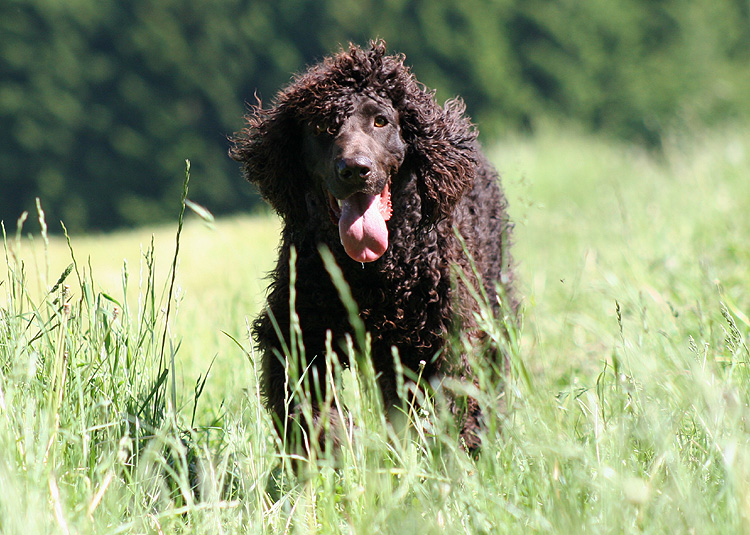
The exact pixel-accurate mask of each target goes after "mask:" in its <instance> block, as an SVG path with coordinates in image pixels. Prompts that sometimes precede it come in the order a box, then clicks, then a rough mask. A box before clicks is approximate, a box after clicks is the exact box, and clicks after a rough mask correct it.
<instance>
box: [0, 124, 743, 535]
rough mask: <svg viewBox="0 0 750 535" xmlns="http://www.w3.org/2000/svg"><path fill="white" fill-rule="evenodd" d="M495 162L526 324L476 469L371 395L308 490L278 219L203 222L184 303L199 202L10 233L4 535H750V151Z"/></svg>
mask: <svg viewBox="0 0 750 535" xmlns="http://www.w3.org/2000/svg"><path fill="white" fill-rule="evenodd" d="M488 154H489V155H490V157H491V159H492V160H493V162H495V164H496V165H497V167H498V169H499V170H500V172H501V174H502V175H503V181H504V185H505V188H506V191H507V194H508V197H509V201H510V203H511V213H512V216H513V219H514V220H515V221H516V229H515V235H514V249H513V251H514V257H515V260H516V263H517V272H518V282H519V288H520V294H521V295H522V296H523V322H522V326H521V327H520V329H519V330H518V332H516V331H515V330H512V332H511V340H510V341H508V342H506V344H507V347H508V352H509V353H510V355H511V360H512V362H513V367H512V370H511V373H510V375H509V377H508V378H507V381H506V386H505V389H504V390H502V391H500V390H499V389H497V388H496V386H495V385H494V384H493V383H492V382H491V380H490V379H489V374H484V375H483V374H482V373H481V372H482V364H481V355H474V357H475V360H476V366H477V369H478V371H479V373H480V377H481V379H480V387H482V388H481V392H475V393H474V394H475V395H476V396H477V397H478V399H479V401H480V403H482V404H483V405H484V407H485V411H486V413H487V414H488V429H487V432H486V436H485V437H484V447H483V451H482V453H481V455H479V456H478V457H477V458H476V459H472V458H470V457H469V456H467V455H466V454H465V453H464V452H463V450H461V448H460V447H459V446H458V443H457V440H456V433H455V429H454V427H453V426H452V424H451V422H450V421H447V420H450V419H446V418H442V417H440V413H441V410H442V409H441V405H440V403H439V400H437V401H436V402H435V404H434V405H432V404H431V401H430V400H426V401H425V404H424V405H423V406H422V407H419V408H414V407H412V408H411V410H410V411H409V412H408V416H409V419H410V425H409V426H407V427H406V428H405V429H394V427H393V426H392V425H390V424H389V423H388V422H387V421H386V420H385V418H384V416H383V414H382V411H380V410H379V408H378V406H377V404H376V403H374V402H373V400H372V395H371V390H370V389H369V385H368V381H367V374H366V373H365V374H361V373H359V372H360V371H361V370H358V369H354V370H340V373H338V374H336V377H332V378H331V380H332V381H334V383H335V391H336V392H337V396H338V398H337V400H336V402H337V403H338V404H339V406H340V407H341V410H343V411H346V412H347V413H350V414H351V415H352V416H353V417H354V419H355V421H357V423H358V425H357V427H356V428H355V429H354V430H353V431H352V435H353V436H352V440H351V442H349V443H347V444H346V446H345V447H344V448H342V451H340V452H339V454H338V455H337V456H335V457H332V456H330V455H325V454H321V455H320V456H318V457H317V458H314V459H313V460H312V461H311V466H310V469H309V470H308V471H307V477H304V478H301V477H300V478H297V477H295V475H294V474H293V473H292V472H291V471H290V470H288V465H289V463H288V459H286V458H285V456H284V455H282V454H281V448H280V444H279V442H278V440H277V438H276V437H275V436H274V434H273V432H272V425H271V422H270V419H269V417H268V415H267V414H266V412H265V411H264V409H263V408H262V405H261V401H260V399H259V395H258V390H257V373H258V370H257V359H256V355H255V353H254V351H253V347H252V343H251V342H250V340H249V337H248V327H247V325H248V322H249V321H251V320H252V318H253V317H254V315H255V313H256V312H257V311H258V310H259V307H260V306H262V302H263V292H264V288H265V285H266V282H265V280H264V274H265V273H266V272H267V271H268V270H269V269H270V268H271V266H272V264H273V262H274V259H275V248H276V243H277V239H278V229H279V224H278V222H277V221H276V220H275V218H274V217H273V216H272V215H270V214H268V213H262V214H254V215H248V216H237V217H233V218H227V219H221V220H217V221H215V222H211V223H207V222H206V221H204V220H202V219H200V218H198V217H195V216H194V215H191V214H190V213H189V211H188V213H187V214H186V217H185V226H184V228H183V229H182V231H181V232H180V233H179V254H178V255H177V257H176V259H177V261H176V268H177V269H176V274H175V276H174V278H173V277H172V270H171V268H172V265H173V260H174V259H175V242H176V237H177V235H178V234H177V226H178V224H177V213H178V211H179V199H176V200H175V206H176V208H175V223H174V224H172V225H167V226H163V227H158V228H144V229H138V230H133V231H126V232H121V233H116V234H106V235H90V236H76V235H72V236H69V239H66V238H64V237H60V236H59V235H56V236H54V237H48V236H47V231H46V230H45V228H44V226H45V224H46V225H49V226H50V227H52V226H53V225H57V223H53V222H50V221H46V223H44V224H41V225H40V223H39V222H38V221H37V220H38V219H39V217H38V214H29V216H28V218H27V220H26V221H25V222H24V226H23V229H22V230H20V231H18V230H17V229H16V223H15V222H8V221H5V222H4V248H5V257H6V270H5V272H4V273H3V275H2V278H0V532H2V533H24V534H26V535H31V534H37V533H40V534H42V533H44V534H49V533H64V534H67V533H112V534H115V533H274V534H277V533H323V534H328V533H367V534H369V533H398V534H402V533H410V532H419V533H424V534H429V533H470V534H474V533H521V532H522V533H559V534H570V533H597V534H599V533H627V534H630V533H639V534H640V533H696V534H709V533H721V534H726V533H750V420H749V418H750V370H748V362H749V360H750V350H749V349H748V335H749V333H750V318H749V317H748V316H750V293H749V292H748V289H749V288H750V216H748V214H750V129H748V128H747V127H743V126H733V127H726V128H724V129H720V130H713V131H710V132H709V131H706V132H703V131H698V132H692V133H690V134H683V135H674V136H672V137H670V138H668V139H667V140H666V142H665V144H664V146H663V148H662V149H661V150H660V151H658V152H656V151H655V152H649V151H646V150H645V149H643V148H640V147H637V146H634V145H628V144H623V143H620V142H616V141H612V140H607V139H604V138H600V137H593V136H591V135H587V134H584V133H581V132H579V131H577V130H576V129H575V128H572V127H566V128H564V127H561V126H559V125H546V126H545V125H542V126H541V128H540V129H539V130H538V132H537V133H536V134H534V135H533V136H530V137H529V136H523V135H511V136H508V137H506V138H505V139H504V140H503V141H502V142H500V143H498V144H497V145H494V146H492V147H489V148H488ZM198 180H201V177H200V176H193V177H192V178H191V181H198ZM238 180H239V178H238ZM248 187H249V186H248ZM42 208H43V207H42ZM55 228H57V226H56V227H55ZM501 327H502V326H499V325H496V324H486V325H485V328H486V329H487V331H488V332H489V333H490V334H491V335H494V336H497V333H498V332H501V331H502V328H501ZM364 367H365V368H366V363H365V364H364ZM365 371H366V370H365ZM499 398H504V402H503V404H502V405H503V406H504V407H505V409H504V410H498V408H497V407H498V406H499V404H498V403H497V401H498V399H499Z"/></svg>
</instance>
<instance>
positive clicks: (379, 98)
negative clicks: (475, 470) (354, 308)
mask: <svg viewBox="0 0 750 535" xmlns="http://www.w3.org/2000/svg"><path fill="white" fill-rule="evenodd" d="M464 109H465V107H464V104H463V102H462V101H461V100H459V99H454V100H450V101H448V102H446V103H445V105H444V107H441V106H439V105H438V104H437V103H436V102H435V99H434V94H433V93H432V92H430V91H428V90H426V89H425V87H424V86H422V85H421V84H420V83H419V82H417V80H416V79H415V77H414V76H413V74H412V73H411V72H410V70H409V68H408V67H406V66H404V57H403V56H389V55H386V50H385V43H384V42H382V41H374V42H372V43H370V47H369V48H368V49H363V48H359V47H357V46H354V45H350V48H349V49H348V50H343V51H341V52H340V53H338V54H337V55H335V56H332V57H329V58H326V59H325V60H324V61H323V62H322V63H320V64H318V65H315V66H313V67H311V68H310V69H309V70H308V71H307V72H305V73H303V74H302V75H300V76H298V77H296V78H295V79H294V80H293V82H292V83H291V84H290V85H289V87H287V88H286V89H284V90H283V91H281V92H280V93H279V95H278V96H277V99H276V101H275V103H274V106H273V107H272V108H271V109H266V110H264V109H261V108H260V107H254V108H252V110H251V112H250V114H249V115H248V116H247V117H246V119H247V125H246V128H245V129H244V130H243V131H242V132H240V133H239V134H238V135H237V136H236V137H235V138H234V139H233V142H234V144H233V147H232V149H231V150H230V155H231V157H232V158H234V159H235V160H237V161H239V162H241V163H242V164H243V170H244V174H245V176H246V178H247V179H248V180H249V181H250V182H253V183H255V184H256V185H257V187H258V189H259V190H260V193H261V195H262V196H263V197H264V199H265V200H266V201H268V202H269V203H270V204H271V206H272V207H273V208H274V209H275V210H276V212H278V214H279V215H280V216H281V218H282V220H283V231H282V236H281V244H280V247H279V258H278V263H277V265H276V269H275V270H274V271H273V273H272V274H271V284H270V288H269V294H268V306H267V309H266V311H265V312H263V313H262V314H261V315H260V317H258V318H257V319H256V321H255V323H254V326H253V327H254V336H255V341H256V343H257V347H258V348H259V350H260V351H261V353H262V358H263V377H262V388H263V393H264V395H265V398H266V402H267V406H268V408H269V409H270V410H271V411H272V413H273V414H274V415H275V416H276V421H277V424H278V428H279V431H280V432H282V430H284V429H286V430H287V431H286V432H287V433H291V430H292V429H293V428H294V427H295V426H289V425H286V424H287V423H288V422H290V421H291V422H296V423H298V424H299V425H300V426H302V427H303V428H305V425H304V423H303V422H301V420H302V417H301V416H300V415H299V414H298V412H299V406H298V404H297V403H295V402H293V403H292V406H291V407H287V406H286V404H285V400H288V399H290V396H289V389H290V388H292V385H289V384H288V381H287V378H286V377H285V365H284V361H283V359H285V358H290V357H289V356H287V355H285V353H284V351H283V349H282V347H285V346H286V347H289V344H290V334H289V333H290V326H289V324H290V313H289V307H290V304H289V300H290V290H289V282H290V268H289V261H290V250H291V248H292V247H293V248H294V249H295V250H296V254H297V260H296V266H295V267H296V272H297V281H296V294H297V296H296V312H297V314H298V316H299V322H300V328H301V331H302V338H303V343H304V348H305V354H306V360H307V362H306V364H305V365H304V366H302V368H301V369H305V367H307V366H309V368H307V374H308V377H317V378H319V379H320V381H319V383H320V384H319V385H317V388H325V385H324V383H325V380H324V378H325V377H326V373H325V359H324V357H323V356H324V355H325V351H326V348H325V345H326V333H327V331H330V332H331V334H332V339H333V343H334V349H337V348H338V347H340V343H341V341H342V339H344V337H345V335H346V333H349V332H351V326H350V325H349V322H348V320H347V314H346V311H345V309H344V307H343V305H342V303H341V301H340V299H339V296H338V293H337V291H336V289H335V288H334V286H333V284H332V282H331V279H330V277H329V275H328V273H327V272H326V269H325V267H324V265H323V262H322V260H321V256H320V253H319V247H320V246H321V245H322V246H325V247H327V248H328V249H330V251H331V252H332V254H333V256H334V258H335V260H336V262H337V263H338V265H339V266H340V268H341V270H342V271H343V274H344V277H345V279H346V282H347V283H348V284H349V286H350V288H351V292H352V295H353V297H354V299H355V301H356V303H357V305H358V306H359V310H360V316H361V318H362V320H363V321H364V324H365V326H366V328H367V330H368V332H369V333H370V334H371V340H372V348H371V355H372V362H373V365H374V368H375V371H376V373H377V374H378V382H379V385H380V388H381V392H382V397H383V400H384V401H385V403H386V405H389V406H390V405H393V404H396V403H398V402H399V400H398V399H397V393H396V384H397V379H396V372H395V370H394V358H393V352H392V348H393V347H395V348H396V349H397V350H398V354H399V356H400V360H401V362H402V364H403V366H404V367H405V368H408V369H411V370H414V371H415V372H416V371H417V370H419V368H420V363H422V366H424V369H423V371H422V376H423V377H426V378H432V377H436V376H438V377H439V376H442V375H446V374H450V375H452V376H458V377H461V378H463V379H466V380H469V381H471V380H472V379H471V372H470V370H469V367H468V365H467V363H466V362H465V360H466V359H465V357H464V356H462V355H460V354H455V352H453V351H451V349H450V347H449V344H448V339H449V338H450V335H451V334H453V333H455V332H458V331H459V330H461V331H463V332H465V333H466V332H468V333H470V336H471V335H472V334H471V333H472V323H473V320H472V317H473V315H472V312H473V311H475V310H477V304H476V303H475V302H474V301H473V299H472V298H471V297H470V295H469V292H468V290H467V288H466V287H465V286H464V284H462V283H461V282H460V281H457V278H456V277H455V276H453V277H452V270H454V269H459V270H462V271H464V273H466V274H468V277H469V279H472V280H475V279H474V278H473V276H472V275H471V273H472V270H471V268H470V263H469V260H468V258H467V255H466V254H465V252H464V250H463V246H462V245H461V243H460V241H459V239H457V237H456V233H455V230H457V231H458V233H459V234H460V235H461V236H462V237H463V239H464V240H465V247H466V252H468V253H469V255H470V256H471V257H472V258H473V260H474V262H475V263H476V266H477V268H478V272H479V274H480V275H481V277H482V281H483V285H484V290H485V291H486V293H487V295H488V296H489V299H490V300H491V302H492V303H493V304H496V302H497V301H498V300H499V299H500V298H501V297H500V296H499V295H498V292H497V291H496V286H495V285H496V283H498V282H499V283H500V284H501V285H502V286H503V287H504V291H503V292H501V293H502V294H503V295H502V298H504V299H507V300H508V302H507V303H506V305H507V306H506V307H505V308H506V310H511V311H512V312H515V308H516V302H515V299H514V297H513V291H512V284H511V281H512V267H511V259H510V255H509V251H508V246H509V234H510V230H511V223H510V222H509V220H508V217H507V215H506V201H505V197H504V196H503V193H502V191H501V188H500V184H499V178H498V175H497V173H496V172H495V171H494V170H493V168H492V167H491V165H489V163H488V162H487V160H486V159H485V158H484V156H483V155H482V154H481V152H480V149H479V146H478V143H477V140H476V137H477V134H476V130H475V129H474V127H473V126H472V124H471V123H470V121H469V120H468V119H467V118H466V116H465V115H464ZM454 229H455V230H454ZM275 325H276V326H275ZM277 328H278V329H279V330H280V332H281V334H282V337H283V342H282V341H280V337H279V334H278V331H277ZM489 353H491V354H492V355H493V357H492V358H495V357H494V355H496V354H497V351H489ZM339 358H340V360H341V361H342V363H343V364H344V365H346V355H345V354H344V352H343V351H342V352H340V355H339ZM425 363H426V364H425ZM313 388H314V387H313V386H312V384H311V383H308V389H309V390H308V391H310V390H312V389H313ZM315 397H316V396H315V395H312V394H310V398H315ZM310 401H311V403H312V404H313V409H314V413H315V418H319V416H320V415H319V414H318V413H317V411H318V407H317V405H316V401H315V399H311V400H310ZM287 418H289V420H287ZM461 425H462V436H463V439H464V441H465V443H466V446H467V447H468V448H469V449H474V448H476V447H477V446H478V445H479V439H478V437H477V434H476V431H477V429H478V427H479V425H480V414H479V410H478V408H477V406H476V403H475V402H473V400H469V403H468V410H467V411H466V412H465V414H464V416H463V420H462V422H461Z"/></svg>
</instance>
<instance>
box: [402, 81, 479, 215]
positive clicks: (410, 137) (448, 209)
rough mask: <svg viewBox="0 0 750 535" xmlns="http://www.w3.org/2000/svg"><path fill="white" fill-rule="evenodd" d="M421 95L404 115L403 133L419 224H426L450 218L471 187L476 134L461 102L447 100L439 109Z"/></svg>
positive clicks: (429, 99)
mask: <svg viewBox="0 0 750 535" xmlns="http://www.w3.org/2000/svg"><path fill="white" fill-rule="evenodd" d="M422 96H423V97H424V98H422V99H420V100H421V102H419V103H418V105H416V106H414V107H412V108H411V109H410V110H408V112H407V113H406V114H405V117H404V121H403V131H404V139H405V140H406V141H407V143H408V144H409V150H410V156H411V157H412V161H413V165H414V169H415V172H416V174H417V190H418V192H419V196H420V199H421V202H422V217H423V222H424V223H425V224H428V225H429V224H433V223H436V222H437V221H439V220H441V219H444V218H446V217H448V216H450V214H451V213H452V212H453V209H454V207H455V206H456V203H458V201H459V200H460V199H461V197H462V196H463V195H464V194H465V193H466V192H467V191H469V189H470V188H471V187H472V186H473V184H474V178H475V174H476V168H477V145H476V138H477V133H476V130H475V129H474V127H473V125H472V124H471V122H470V121H469V120H468V119H467V118H466V117H465V115H464V111H465V109H466V107H465V105H464V103H463V101H462V100H460V99H453V100H449V101H448V102H446V103H445V106H444V107H442V108H441V107H440V106H439V105H438V104H437V103H436V102H435V100H434V98H433V96H432V94H430V93H426V92H425V93H423V95H422Z"/></svg>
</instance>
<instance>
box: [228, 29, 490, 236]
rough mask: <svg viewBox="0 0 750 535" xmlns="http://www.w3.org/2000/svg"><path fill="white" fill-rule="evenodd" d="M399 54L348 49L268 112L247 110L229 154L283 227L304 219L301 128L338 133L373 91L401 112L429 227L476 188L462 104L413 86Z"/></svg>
mask: <svg viewBox="0 0 750 535" xmlns="http://www.w3.org/2000/svg"><path fill="white" fill-rule="evenodd" d="M404 60H405V57H404V56H403V55H394V56H387V55H386V47H385V42H384V41H382V40H378V41H372V42H371V43H370V48H369V49H367V50H365V49H362V48H360V47H358V46H356V45H353V44H351V45H350V46H349V49H348V50H342V51H341V52H339V53H338V54H336V55H335V56H333V57H330V58H326V59H325V60H324V61H323V62H322V63H320V64H318V65H315V66H313V67H311V68H310V69H309V70H308V71H307V72H305V73H303V74H302V75H299V76H297V77H296V78H295V79H294V80H293V82H292V84H291V85H290V86H289V87H287V88H286V89H285V90H283V91H282V92H281V93H280V94H279V95H278V97H277V101H276V104H275V106H274V107H273V108H271V109H270V110H261V109H260V107H254V108H252V109H251V113H250V114H248V116H247V117H246V120H247V126H246V128H245V129H244V130H243V131H242V132H241V133H240V134H239V135H238V136H236V137H235V138H234V139H233V143H234V145H233V147H232V149H231V150H230V153H229V154H230V156H231V157H232V158H234V159H235V160H237V161H239V162H242V164H243V170H244V174H245V177H246V178H247V179H248V180H249V181H250V182H253V183H255V184H257V186H258V189H259V190H260V193H261V195H262V196H263V198H264V199H265V200H266V201H268V202H269V203H270V204H271V206H273V208H274V209H275V210H276V211H277V212H278V213H279V215H281V216H282V217H283V218H284V219H285V220H286V221H287V222H293V221H295V220H297V219H298V218H299V220H300V222H301V223H302V222H303V220H302V218H303V217H304V214H305V206H304V202H305V200H304V199H305V196H304V194H301V192H304V191H306V189H307V187H308V186H309V183H308V179H307V172H306V171H305V168H304V165H303V162H302V156H301V138H302V128H303V126H304V125H305V124H310V123H314V124H316V125H322V126H325V127H326V128H329V129H332V130H335V129H336V128H337V127H338V125H339V124H340V123H341V121H342V120H343V118H344V117H345V116H346V114H347V113H349V111H350V106H351V104H350V102H351V96H352V95H354V94H357V93H371V94H373V95H377V96H380V97H382V98H387V99H389V100H390V101H391V102H392V104H393V106H394V107H395V108H396V109H397V110H398V112H399V114H400V118H401V129H402V135H403V137H404V141H406V143H407V145H408V146H409V149H408V153H407V160H409V161H410V164H409V165H410V169H412V170H413V171H414V172H415V174H416V176H417V181H418V182H417V191H418V192H419V195H420V198H421V203H422V217H423V220H424V222H425V223H426V224H431V223H435V222H436V221H438V220H440V219H443V218H446V217H448V216H449V215H450V214H451V213H452V211H453V208H454V206H455V205H456V203H457V202H458V201H459V199H460V198H461V196H462V195H463V194H464V193H465V192H466V191H468V190H469V189H470V188H471V186H472V185H473V183H474V175H475V173H476V167H477V156H476V151H477V148H476V137H477V134H476V131H475V129H474V128H473V126H472V124H471V122H470V121H469V120H468V119H467V118H466V117H465V116H464V111H465V106H464V103H463V101H461V100H460V99H453V100H449V101H448V102H446V103H445V107H444V108H443V107H441V106H440V105H438V104H437V102H436V101H435V96H434V93H433V92H430V91H428V90H426V89H425V87H424V86H423V85H421V84H420V83H419V82H417V80H416V78H415V77H414V75H413V74H412V73H411V70H410V69H409V68H408V67H407V66H405V65H404Z"/></svg>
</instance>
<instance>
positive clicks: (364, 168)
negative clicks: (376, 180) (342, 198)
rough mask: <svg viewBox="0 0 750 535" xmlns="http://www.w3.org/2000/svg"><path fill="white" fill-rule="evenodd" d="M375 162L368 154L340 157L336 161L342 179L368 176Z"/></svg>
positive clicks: (337, 170) (337, 171)
mask: <svg viewBox="0 0 750 535" xmlns="http://www.w3.org/2000/svg"><path fill="white" fill-rule="evenodd" d="M372 167H373V163H372V160H370V158H368V157H367V156H354V157H352V158H339V159H338V160H337V161H336V173H337V174H338V176H339V178H341V179H342V180H347V181H349V180H356V179H358V178H367V177H368V176H369V175H370V173H371V172H372Z"/></svg>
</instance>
